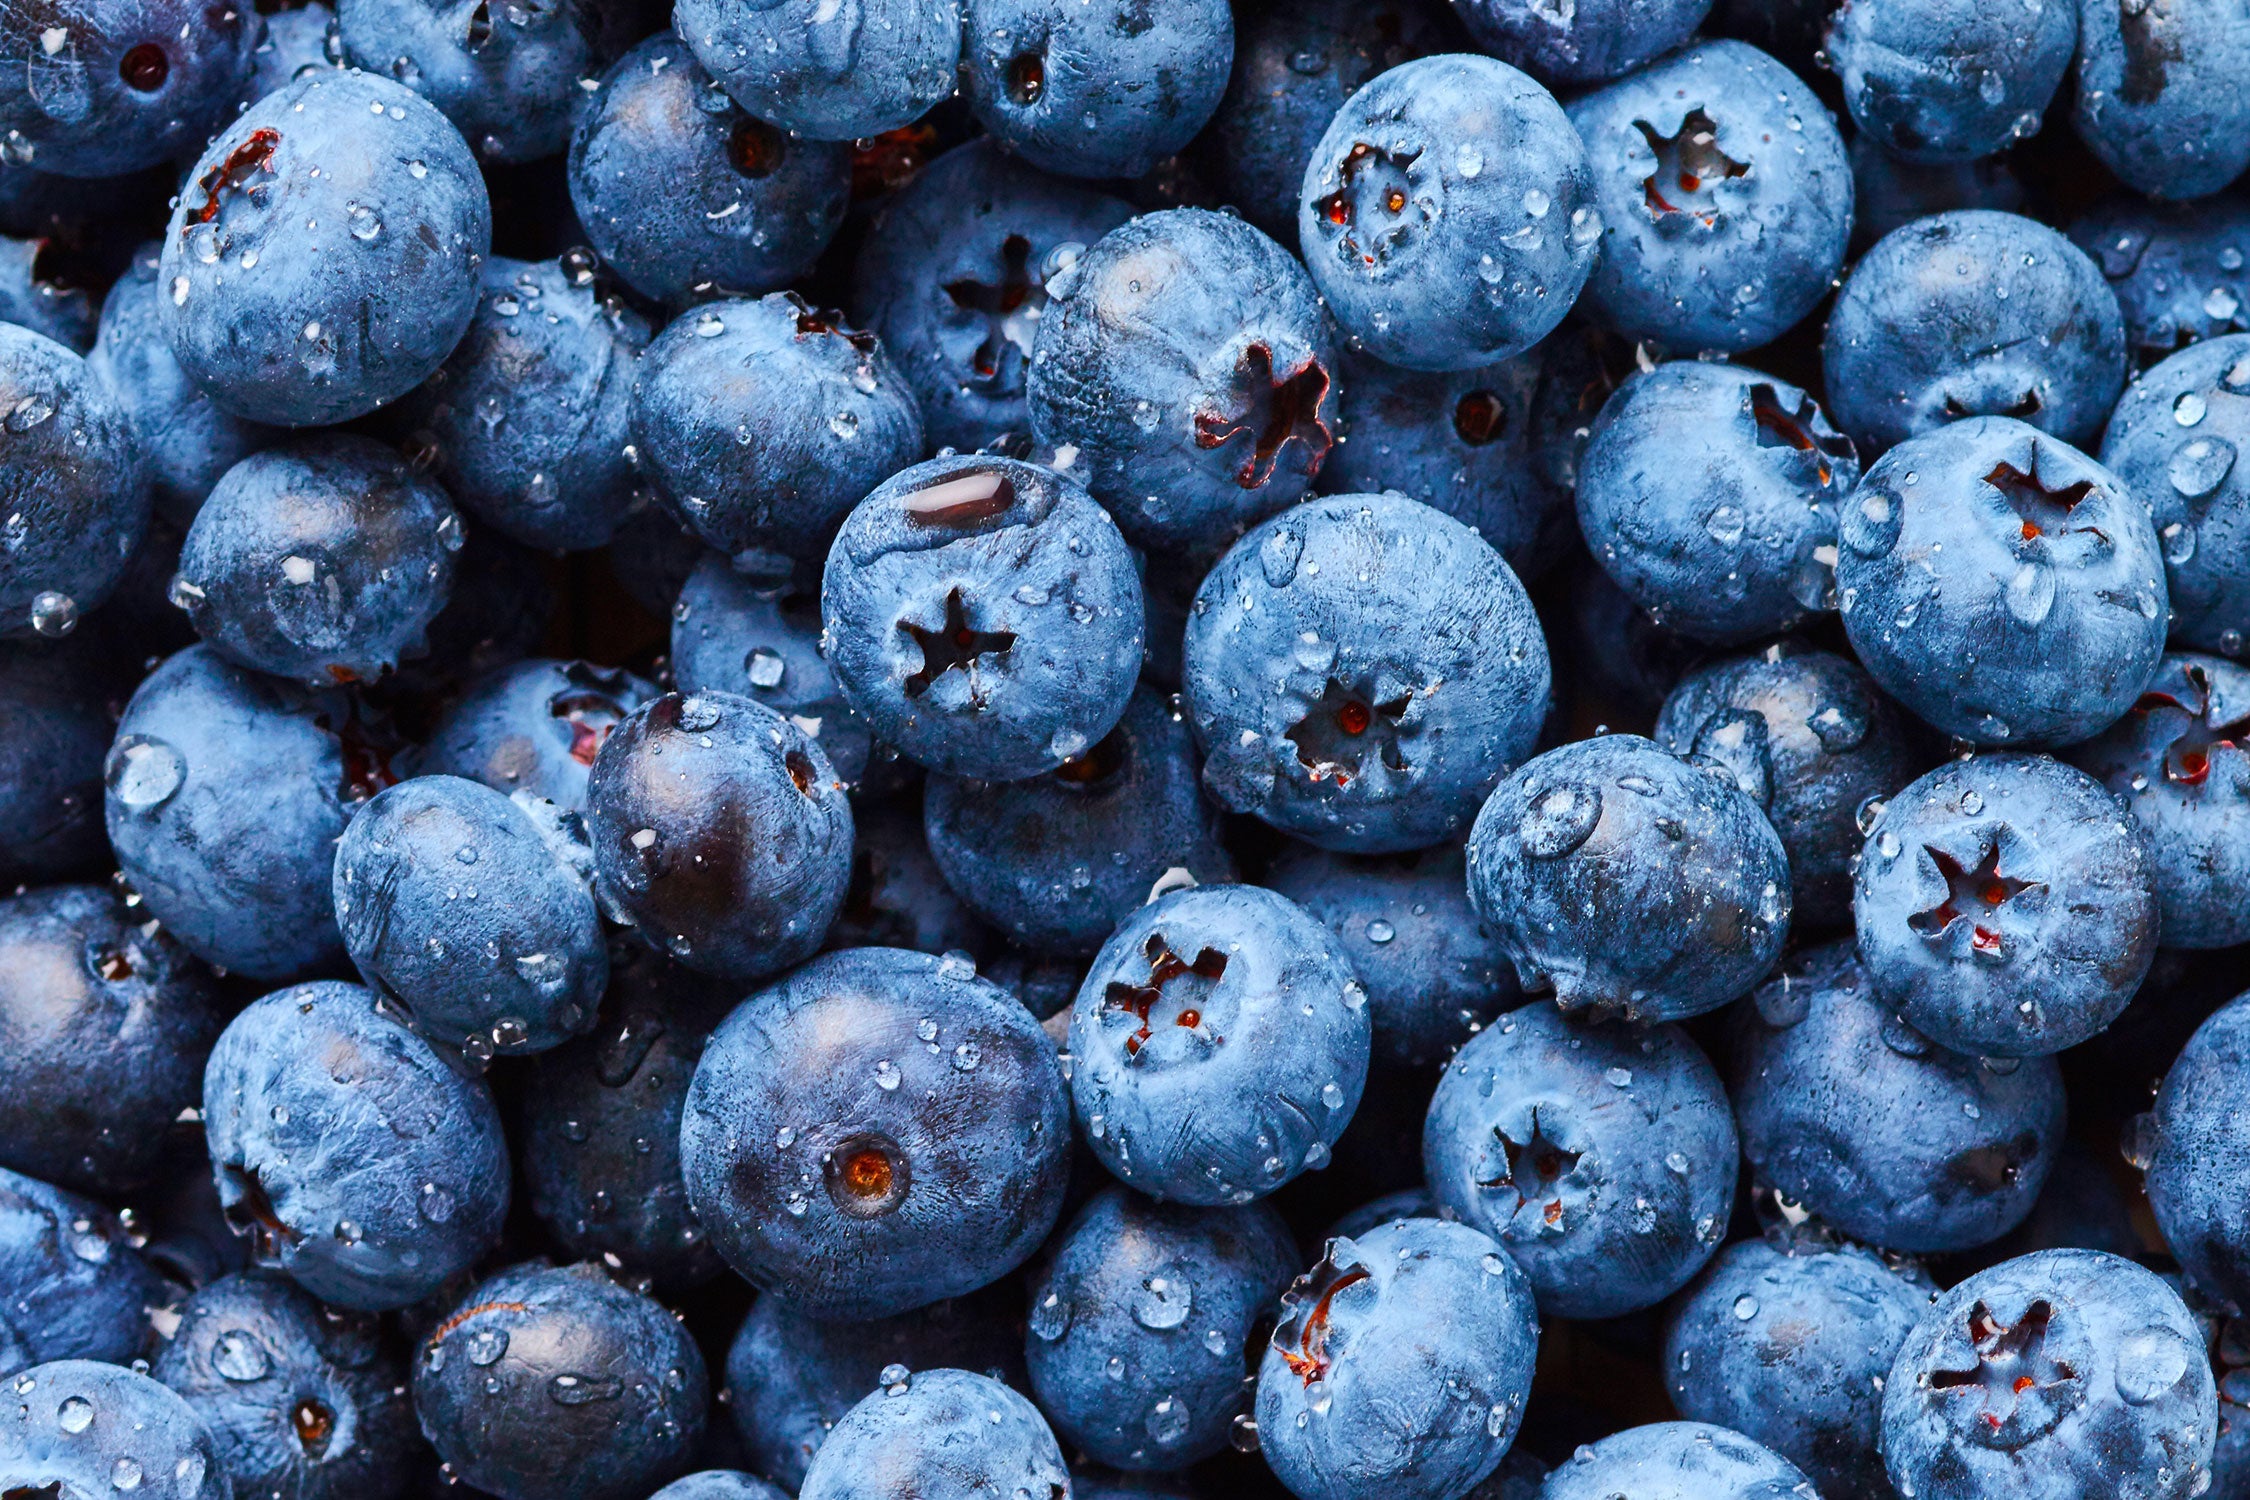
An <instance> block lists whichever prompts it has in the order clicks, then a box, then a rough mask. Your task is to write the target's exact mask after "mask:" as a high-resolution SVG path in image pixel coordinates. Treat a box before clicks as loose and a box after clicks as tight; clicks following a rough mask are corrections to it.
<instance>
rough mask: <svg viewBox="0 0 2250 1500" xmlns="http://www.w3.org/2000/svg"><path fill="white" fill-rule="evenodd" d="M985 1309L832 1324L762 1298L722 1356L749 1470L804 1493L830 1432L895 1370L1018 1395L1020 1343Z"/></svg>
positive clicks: (947, 1305) (961, 1306) (936, 1306)
mask: <svg viewBox="0 0 2250 1500" xmlns="http://www.w3.org/2000/svg"><path fill="white" fill-rule="evenodd" d="M988 1300H989V1299H976V1300H973V1301H963V1302H933V1303H931V1304H930V1305H929V1306H928V1307H922V1308H917V1309H915V1310H914V1311H912V1312H907V1313H900V1314H898V1315H896V1316H895V1317H889V1318H880V1319H877V1320H875V1321H873V1322H863V1323H831V1322H826V1321H823V1320H821V1319H818V1318H811V1317H807V1316H806V1315H805V1314H803V1313H800V1312H797V1311H795V1310H794V1309H792V1308H791V1307H789V1306H788V1304H786V1303H784V1302H783V1301H782V1300H781V1299H780V1298H779V1297H760V1298H759V1299H758V1300H757V1301H756V1302H753V1303H752V1304H751V1305H750V1315H749V1316H748V1317H746V1318H744V1319H743V1320H742V1328H741V1330H740V1331H739V1332H738V1333H737V1334H736V1335H735V1338H734V1344H733V1346H732V1347H731V1348H730V1349H729V1350H728V1351H727V1372H726V1373H727V1409H728V1410H729V1411H731V1412H733V1413H734V1425H735V1430H736V1431H737V1432H738V1433H739V1434H740V1435H741V1438H742V1443H743V1446H744V1447H745V1448H746V1449H748V1450H749V1451H748V1456H749V1459H750V1462H751V1466H752V1467H753V1468H755V1469H757V1471H758V1472H759V1473H761V1474H765V1475H767V1476H769V1477H770V1478H772V1479H773V1480H774V1482H775V1483H777V1484H780V1485H782V1486H784V1487H786V1488H789V1489H795V1488H797V1487H798V1486H800V1485H802V1484H803V1483H804V1482H805V1468H806V1466H807V1465H808V1464H810V1463H811V1462H812V1456H813V1454H814V1453H816V1452H817V1451H819V1449H820V1445H821V1444H822V1443H824V1442H825V1441H827V1438H828V1434H829V1432H830V1430H831V1429H833V1428H834V1427H835V1425H836V1424H837V1423H838V1422H840V1421H842V1420H843V1417H844V1414H845V1413H847V1412H849V1411H850V1410H851V1409H852V1408H853V1407H854V1406H856V1405H858V1404H859V1400H860V1398H861V1397H862V1396H865V1395H866V1394H867V1393H868V1392H869V1391H872V1390H874V1389H875V1388H876V1387H877V1386H879V1385H881V1384H882V1383H883V1381H882V1374H883V1372H884V1371H885V1370H886V1369H888V1368H890V1367H891V1366H893V1365H897V1366H900V1367H902V1368H904V1369H907V1370H910V1371H911V1370H931V1369H938V1368H941V1367H944V1368H956V1369H968V1370H975V1371H978V1372H980V1373H982V1374H985V1375H988V1376H990V1377H991V1378H992V1379H994V1380H1004V1381H1006V1382H1008V1383H1009V1384H1010V1385H1014V1386H1018V1387H1020V1386H1022V1385H1023V1384H1024V1374H1023V1347H1022V1340H1021V1338H1020V1336H1019V1335H1018V1334H1017V1331H1016V1329H1015V1328H1014V1326H1013V1325H1012V1323H1011V1322H1010V1320H1009V1319H1008V1318H1007V1317H1003V1316H1000V1315H999V1311H998V1309H997V1307H996V1306H987V1305H986V1302H987V1301H988ZM1010 1300H1011V1301H1012V1300H1013V1299H1012V1298H1011V1299H1010ZM1011 1311H1012V1309H1011Z"/></svg>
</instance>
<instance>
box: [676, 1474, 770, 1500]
mask: <svg viewBox="0 0 2250 1500" xmlns="http://www.w3.org/2000/svg"><path fill="white" fill-rule="evenodd" d="M649 1500H789V1494H788V1492H787V1491H786V1490H779V1489H776V1488H774V1487H773V1486H772V1485H770V1484H768V1483H766V1482H765V1481H764V1480H763V1479H760V1478H758V1477H757V1476H756V1475H754V1474H745V1473H743V1472H742V1471H741V1470H740V1469H698V1470H696V1472H694V1473H693V1474H682V1475H681V1476H680V1477H679V1478H677V1479H675V1480H673V1481H672V1482H671V1483H670V1484H668V1485H666V1486H664V1488H662V1489H660V1490H658V1491H657V1492H656V1493H655V1494H653V1495H651V1496H649Z"/></svg>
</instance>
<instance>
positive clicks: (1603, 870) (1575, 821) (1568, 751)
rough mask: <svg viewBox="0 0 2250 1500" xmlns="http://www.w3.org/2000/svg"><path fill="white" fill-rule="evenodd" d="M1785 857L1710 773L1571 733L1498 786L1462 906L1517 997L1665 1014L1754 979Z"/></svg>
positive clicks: (1476, 840)
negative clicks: (1499, 958)
mask: <svg viewBox="0 0 2250 1500" xmlns="http://www.w3.org/2000/svg"><path fill="white" fill-rule="evenodd" d="M1789 890H1790V882H1789V861H1788V857H1787V855H1786V854H1785V853H1784V852H1783V849H1782V843H1781V839H1780V837H1779V835H1777V834H1776V833H1775V832H1774V830H1773V825H1772V824H1770V823H1768V822H1767V821H1766V818H1765V814H1764V813H1763V812H1761V811H1760V810H1759V807H1758V804H1757V803H1756V802H1754V801H1752V800H1751V799H1750V797H1749V796H1748V795H1746V794H1745V793H1744V792H1743V791H1742V790H1741V788H1740V786H1739V785H1738V784H1737V782H1736V779H1735V777H1734V775H1733V774H1732V773H1731V772H1729V771H1727V770H1726V769H1724V768H1723V767H1719V766H1711V765H1702V764H1691V763H1689V762H1687V761H1683V760H1682V759H1680V758H1679V757H1678V756H1676V755H1672V754H1670V753H1669V752H1667V751H1664V750H1661V749H1658V748H1657V747H1656V746H1655V745H1652V744H1650V743H1649V742H1648V741H1647V740H1644V739H1642V738H1640V737H1639V736H1638V735H1629V734H1617V735H1608V736H1605V737H1603V738H1600V739H1592V740H1578V741H1576V742H1574V743H1571V744H1567V745H1564V746H1562V747H1560V748H1559V749H1555V750H1550V751H1548V752H1547V753H1546V754H1545V755H1542V756H1540V757H1539V758H1538V759H1536V760H1534V761H1532V762H1531V763H1530V764H1529V765H1526V766H1524V767H1523V768H1522V769H1521V770H1519V771H1517V772H1516V773H1515V774H1514V775H1513V776H1511V777H1509V778H1508V779H1507V780H1506V781H1503V782H1502V783H1501V784H1500V787H1499V789H1498V790H1497V791H1495V792H1494V793H1493V794H1492V797H1491V800H1490V801H1488V802H1486V803H1485V805H1484V810H1483V811H1482V812H1480V813H1478V814H1477V821H1476V827H1475V828H1474V829H1473V830H1472V831H1471V833H1470V835H1469V900H1470V903H1471V904H1472V905H1473V906H1474V907H1475V908H1476V910H1477V914H1478V915H1479V916H1480V917H1482V918H1483V919H1484V921H1485V924H1486V926H1487V927H1488V928H1489V929H1490V930H1491V932H1492V933H1493V935H1494V936H1495V937H1496V938H1498V939H1499V943H1500V947H1501V950H1502V951H1503V952H1505V953H1506V954H1507V955H1508V957H1509V958H1510V959H1511V960H1512V961H1513V962H1514V964H1515V966H1516V973H1517V976H1518V977H1519V978H1520V979H1521V981H1522V983H1523V987H1524V988H1525V989H1527V990H1546V989H1552V990H1553V991H1554V995H1555V1001H1556V1003H1557V1004H1558V1005H1560V1006H1561V1007H1562V1008H1563V1010H1565V1011H1568V1012H1577V1011H1586V1012H1589V1013H1591V1014H1593V1015H1596V1016H1610V1015H1621V1016H1623V1017H1625V1018H1626V1019H1628V1020H1632V1021H1643V1020H1651V1021H1676V1020H1680V1019H1682V1018H1684V1017H1687V1016H1693V1015H1698V1014H1701V1013H1702V1012H1704V1011H1707V1010H1716V1009H1717V1008H1718V1007H1720V1006H1722V1005H1724V1004H1726V1003H1727V1002H1728V1001H1729V1000H1732V999H1734V998H1735V997H1736V996H1737V995H1740V994H1741V993H1743V992H1744V991H1745V990H1747V989H1749V988H1750V986H1752V985H1753V984H1756V983H1757V982H1758V980H1759V979H1760V978H1762V977H1763V976H1764V974H1765V972H1766V970H1767V969H1768V968H1770V967H1771V966H1772V964H1773V961H1774V959H1775V958H1776V957H1777V956H1778V955H1779V954H1780V952H1781V946H1782V942H1783V940H1784V939H1785V938H1786V937H1787V936H1788V933H1789V915H1790V905H1789Z"/></svg>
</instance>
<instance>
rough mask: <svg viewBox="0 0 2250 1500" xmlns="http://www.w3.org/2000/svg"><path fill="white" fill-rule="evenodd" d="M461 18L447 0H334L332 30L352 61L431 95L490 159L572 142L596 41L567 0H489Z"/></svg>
mask: <svg viewBox="0 0 2250 1500" xmlns="http://www.w3.org/2000/svg"><path fill="white" fill-rule="evenodd" d="M465 19H466V24H463V23H464V17H463V16H462V14H461V9H460V7H459V6H458V5H457V4H448V3H446V0H337V4H336V32H337V38H338V40H339V41H340V42H341V43H342V44H343V49H344V55H345V58H346V60H348V61H349V62H350V63H351V64H352V65H353V66H355V67H361V68H365V69H367V70H368V71H370V72H373V73H383V74H388V75H390V76H391V77H392V78H395V79H396V80H398V81H399V82H400V83H403V84H405V85H406V86H407V87H408V88H410V89H412V90H414V92H415V93H417V94H420V95H421V96H422V97H423V98H425V99H428V100H429V101H430V102H431V103H432V104H434V105H436V106H437V107H438V108H439V109H440V110H442V111H444V113H445V117H446V118H447V119H448V120H451V121H452V122H453V127H454V129H456V130H458V131H460V132H461V136H462V139H464V140H465V141H467V142H468V143H469V145H470V146H471V147H472V148H473V149H474V150H475V151H476V153H477V155H478V156H479V157H481V158H483V159H484V160H486V161H491V162H528V161H536V160H538V159H539V158H540V157H543V156H552V155H554V154H555V153H556V152H559V151H561V150H562V149H563V147H564V146H566V145H567V144H569V141H570V127H571V117H572V112H573V110H574V109H575V107H576V105H577V101H578V95H579V87H578V85H579V80H580V79H581V78H585V77H589V76H591V75H592V74H593V73H594V72H595V71H596V69H595V64H594V47H593V39H592V38H591V37H590V36H589V35H588V34H587V29H588V28H587V26H586V24H585V21H584V20H583V19H582V18H581V15H580V12H579V11H578V10H577V9H575V8H574V7H571V6H568V5H553V6H548V5H541V6H527V5H519V6H516V7H515V8H514V9H510V8H509V7H508V6H506V5H501V6H499V7H497V8H494V7H491V6H490V5H488V6H487V7H486V9H485V11H484V12H483V14H482V15H481V16H480V15H479V14H478V13H477V12H476V11H475V10H474V9H473V8H472V9H471V10H470V11H469V13H468V15H467V17H466V18H465Z"/></svg>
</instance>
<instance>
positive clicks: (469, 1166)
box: [203, 980, 508, 1311]
mask: <svg viewBox="0 0 2250 1500" xmlns="http://www.w3.org/2000/svg"><path fill="white" fill-rule="evenodd" d="M203 1118H204V1130H205V1132H206V1134H207V1135H208V1137H209V1141H210V1149H211V1165H212V1170H213V1172H214V1174H215V1175H216V1177H217V1180H218V1184H219V1201H220V1202H221V1204H222V1205H224V1207H225V1209H226V1215H227V1222H228V1223H229V1224H231V1225H233V1226H234V1230H235V1232H236V1233H237V1234H241V1235H246V1236H248V1237H249V1240H250V1246H251V1255H252V1258H253V1259H255V1260H256V1261H257V1263H258V1264H260V1265H263V1266H274V1267H278V1268H280V1269H281V1270H283V1271H286V1272H288V1273H289V1275H290V1276H291V1277H293V1278H294V1279H295V1280H296V1282H297V1284H298V1285H299V1286H302V1287H303V1288H304V1289H305V1290H306V1291H308V1292H311V1293H312V1294H313V1295H314V1296H316V1297H318V1298H320V1299H321V1300H322V1301H324V1302H332V1303H334V1304H336V1305H337V1306H339V1307H355V1308H363V1309H366V1310H369V1311H384V1310H388V1309H390V1308H395V1307H404V1306H406V1305H407V1304H409V1303H411V1302H415V1301H417V1300H419V1299H421V1298H423V1297H426V1296H428V1295H430V1293H432V1292H434V1291H436V1290H437V1289H438V1288H439V1287H440V1286H442V1285H443V1284H444V1283H445V1280H446V1278H448V1277H450V1276H452V1275H454V1274H456V1273H457V1272H461V1271H465V1270H467V1269H468V1268H469V1267H470V1266H472V1265H474V1264H475V1263H476V1260H477V1258H478V1257H479V1256H481V1255H483V1254H484V1252H485V1251H486V1250H488V1249H490V1248H491V1247H492V1243H493V1241H494V1240H495V1239H497V1238H498V1236H499V1232H500V1223H501V1220H502V1218H503V1217H504V1216H505V1215H506V1213H507V1209H508V1150H507V1143H506V1142H505V1141H504V1140H502V1139H501V1134H500V1115H499V1111H498V1110H497V1109H495V1108H494V1106H493V1103H492V1095H491V1093H490V1092H489V1091H488V1090H487V1089H486V1088H485V1086H484V1084H483V1082H482V1081H481V1080H479V1079H475V1078H466V1077H463V1076H461V1075H460V1074H458V1073H456V1072H454V1071H453V1070H452V1069H451V1068H449V1067H448V1066H447V1065H446V1063H445V1060H444V1059H443V1058H442V1057H440V1056H439V1055H438V1053H437V1052H436V1051H434V1050H433V1049H432V1048H431V1046H430V1044H429V1043H428V1042H425V1041H424V1040H422V1038H420V1037H418V1036H416V1035H415V1034H414V1033H413V1032H411V1031H409V1030H407V1029H406V1027H405V1026H404V1025H403V1024H402V1023H401V1022H399V1021H398V1020H397V1019H396V1018H395V1016H394V1015H393V1014H392V1013H391V1012H389V1011H388V1010H387V1009H385V1008H384V1007H383V1004H382V1001H381V1000H380V999H379V998H378V997H377V996H376V994H375V992H374V991H373V990H368V989H362V988H361V987H360V986H358V985H356V984H338V983H336V982H335V981H333V980H321V981H317V982H315V983H312V984H300V985H295V986H292V987H290V988H288V989H283V990H276V991H274V992H273V993H272V994H270V995H267V996H266V997H265V998H264V999H262V1000H259V1001H256V1002H255V1003H253V1004H252V1005H251V1006H250V1007H249V1008H248V1009H246V1010H244V1011H243V1012H242V1013H241V1014H240V1015H238V1016H236V1017H235V1018H234V1020H233V1021H231V1022H229V1023H228V1025H227V1029H226V1031H225V1032H224V1033H222V1034H221V1035H220V1037H219V1041H218V1045H217V1046H215V1047H213V1048H212V1049H211V1061H210V1064H209V1066H208V1067H206V1068H205V1070H204V1074H203Z"/></svg>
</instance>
